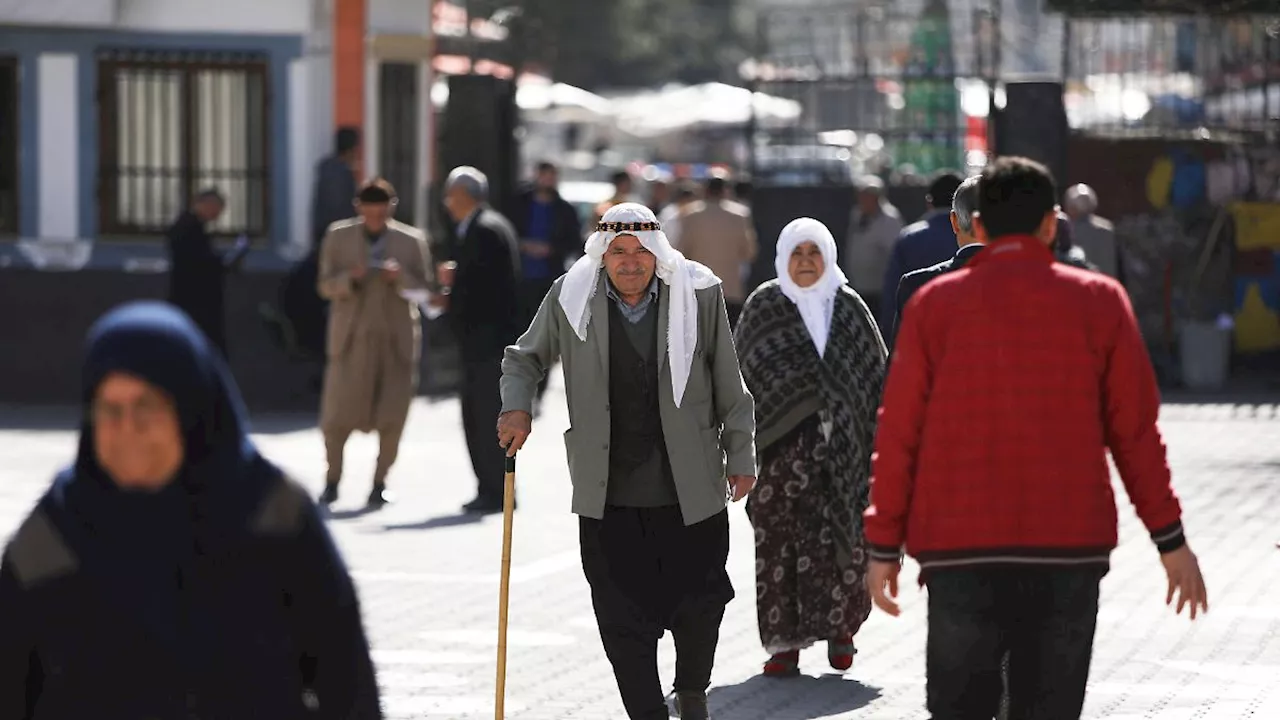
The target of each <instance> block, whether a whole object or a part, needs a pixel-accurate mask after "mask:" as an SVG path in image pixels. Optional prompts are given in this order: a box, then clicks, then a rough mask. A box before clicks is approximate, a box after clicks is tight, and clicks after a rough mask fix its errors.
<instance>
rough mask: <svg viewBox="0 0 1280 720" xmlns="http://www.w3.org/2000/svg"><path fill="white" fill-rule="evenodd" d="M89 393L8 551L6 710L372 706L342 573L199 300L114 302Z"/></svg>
mask: <svg viewBox="0 0 1280 720" xmlns="http://www.w3.org/2000/svg"><path fill="white" fill-rule="evenodd" d="M83 399H84V409H85V415H84V419H83V422H82V425H81V432H80V447H79V452H78V454H77V456H76V461H75V464H74V465H73V466H72V467H71V468H68V469H67V470H65V471H64V472H63V473H61V474H60V475H59V476H58V477H57V479H56V480H55V481H54V483H53V486H52V487H51V488H50V489H49V491H48V492H47V493H46V494H45V496H44V497H43V498H41V500H40V501H39V503H38V504H37V505H36V508H35V510H34V511H33V512H32V514H31V515H30V516H29V517H28V518H27V520H26V521H25V522H24V523H23V525H22V526H21V528H20V529H19V530H18V532H17V534H16V535H15V536H14V537H13V539H12V541H11V542H10V544H9V546H8V547H7V548H6V550H5V553H4V558H3V565H0V718H5V720H11V719H22V720H63V719H64V718H65V719H67V720H72V719H76V720H78V719H80V718H121V720H124V719H126V718H130V719H132V718H166V719H167V718H178V717H183V718H200V719H201V720H253V719H256V718H262V719H264V720H266V719H270V720H292V719H294V718H332V719H333V720H338V719H339V718H341V719H342V720H348V719H351V720H356V719H358V720H364V719H365V718H378V717H381V713H380V710H379V706H378V692H377V684H376V682H375V678H374V670H373V665H372V663H371V661H370V658H369V648H368V643H367V642H366V640H365V634H364V628H363V626H362V623H361V618H360V609H359V603H358V602H357V599H356V594H355V589H354V587H353V586H352V583H351V578H350V576H349V575H348V574H347V571H346V568H345V567H344V566H343V563H342V561H341V559H340V558H339V556H338V553H337V550H336V548H335V547H334V545H333V542H332V540H331V539H330V537H329V535H328V532H327V531H326V529H325V527H324V525H323V523H322V521H321V520H320V518H319V516H318V514H317V512H316V508H315V506H314V505H313V504H312V503H311V501H310V500H309V499H308V496H307V494H306V493H305V492H304V491H303V490H302V489H301V488H299V487H297V486H296V485H294V484H293V483H292V482H291V481H289V480H288V479H286V478H285V477H284V476H283V475H282V473H281V472H280V470H279V469H278V468H276V467H275V466H273V465H272V464H271V463H269V462H267V460H265V459H264V458H263V457H262V456H261V455H260V454H259V453H258V451H257V449H256V448H255V447H254V446H253V444H252V442H251V441H250V440H249V438H248V435H247V430H248V428H247V425H246V422H245V412H244V409H243V406H242V403H241V401H240V395H239V391H238V389H237V388H236V386H235V384H234V382H233V381H232V380H231V377H230V375H229V373H228V372H227V369H226V366H225V365H224V363H223V361H222V360H221V358H220V357H219V355H218V353H217V352H216V351H215V350H214V349H213V348H212V347H211V346H210V344H209V342H208V340H207V339H206V338H205V337H204V335H203V334H201V333H200V331H199V330H198V329H196V327H195V325H194V324H193V323H192V322H191V320H190V319H189V318H187V316H185V315H184V314H182V313H181V312H180V311H178V310H176V309H174V308H172V307H170V306H168V305H164V304H161V303H152V302H145V303H133V304H129V305H126V306H123V307H121V308H118V309H116V310H114V311H112V312H110V313H108V314H107V315H106V316H105V317H103V318H102V319H101V320H99V321H98V323H97V324H96V325H95V326H94V327H93V329H92V330H90V332H89V339H88V356H87V358H86V361H85V366H84V374H83Z"/></svg>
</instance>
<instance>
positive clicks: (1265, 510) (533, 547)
mask: <svg viewBox="0 0 1280 720" xmlns="http://www.w3.org/2000/svg"><path fill="white" fill-rule="evenodd" d="M546 409H547V412H546V413H545V415H544V416H543V417H541V418H539V420H538V421H537V422H536V424H535V435H534V439H533V440H532V441H531V443H530V445H529V447H528V448H527V449H526V451H525V452H524V453H523V454H522V455H521V458H520V467H519V485H520V488H521V495H520V503H521V504H520V510H519V512H518V513H517V515H516V530H515V544H514V561H513V566H514V571H513V581H512V592H511V630H510V641H509V645H510V651H509V652H510V655H509V657H510V660H509V674H508V682H507V688H508V691H507V711H508V712H507V717H509V718H512V719H513V720H514V719H517V718H518V719H521V720H577V719H588V718H589V719H590V720H602V719H612V718H624V717H625V715H624V714H623V713H622V709H621V705H620V703H619V701H618V698H617V691H616V689H615V687H614V685H613V680H612V675H611V673H610V669H609V666H608V663H607V661H606V660H605V658H604V654H603V652H602V650H601V648H600V644H599V639H598V636H597V635H596V632H595V627H594V623H593V620H592V616H591V610H590V603H589V599H588V595H587V588H586V583H585V581H584V580H583V579H582V573H581V570H580V566H579V561H578V555H577V547H576V520H575V519H574V518H573V517H572V516H571V515H569V513H568V506H569V489H568V476H567V471H566V469H565V464H564V450H563V443H562V442H561V440H560V438H559V437H558V436H559V434H560V433H561V432H563V430H564V429H565V428H566V427H567V419H566V415H565V412H564V409H563V397H562V395H560V394H559V393H558V391H557V390H556V387H555V386H554V385H553V389H552V392H551V393H550V394H549V395H548V397H547V405H546ZM70 416H71V414H70V413H65V414H63V415H62V416H60V417H59V416H57V414H52V415H51V414H50V413H47V412H38V413H37V412H34V411H26V410H15V409H8V410H5V411H3V412H0V428H7V429H0V535H7V534H8V533H10V532H11V531H12V530H13V529H14V528H15V527H16V525H17V523H18V522H19V521H20V520H21V518H22V516H23V515H24V514H25V513H26V511H27V509H28V508H29V506H30V503H31V502H32V501H33V500H34V499H35V498H36V496H37V495H38V494H39V493H40V492H41V490H42V488H43V487H44V486H45V485H46V484H47V482H48V479H49V477H50V476H51V474H52V473H53V471H54V470H55V469H56V468H57V467H58V466H59V465H60V464H61V463H64V462H66V461H67V460H68V459H69V458H70V454H71V453H72V452H73V449H74V441H73V436H72V433H71V432H70V431H69V429H67V428H68V427H69V426H68V425H67V424H66V423H65V422H59V419H61V420H64V421H65V419H66V418H69V417H70ZM458 418H459V415H458V407H457V404H456V403H454V402H450V401H445V402H440V403H436V404H429V403H426V402H422V403H419V404H416V405H415V407H414V410H413V415H412V418H411V427H410V428H409V431H408V432H407V433H406V436H405V437H406V441H405V446H404V448H403V451H402V453H401V456H400V460H399V462H398V464H397V466H396V468H395V470H394V471H393V473H392V478H391V481H392V483H393V484H394V486H395V488H396V489H397V490H398V491H399V492H400V494H401V502H400V503H398V504H396V505H395V506H392V507H390V508H388V509H387V510H385V511H384V512H382V513H378V514H376V515H362V514H359V513H357V512H353V509H354V508H355V507H356V506H357V505H358V504H359V502H360V501H361V500H363V497H364V495H365V493H366V491H367V483H368V476H369V472H370V471H371V469H372V466H373V458H374V453H375V452H376V445H375V444H374V443H373V442H372V439H370V438H357V439H355V440H353V442H352V447H351V450H350V451H349V452H348V460H347V461H348V477H347V480H346V485H345V486H344V491H345V497H344V498H343V500H342V501H340V502H339V505H338V507H337V508H336V512H335V513H334V515H335V517H334V518H333V519H332V521H331V526H332V528H333V531H334V534H335V536H336V537H337V539H338V542H339V544H340V545H341V547H342V549H343V551H344V553H345V555H346V557H347V560H348V562H349V564H350V565H351V568H352V572H353V574H354V575H355V577H356V580H357V583H358V584H359V586H360V589H361V595H362V598H363V602H364V609H365V617H366V623H367V625H368V627H369V632H370V636H371V638H372V642H373V643H374V646H375V652H376V660H377V663H378V666H379V670H380V679H381V682H382V684H383V686H384V702H385V706H386V710H387V714H388V717H391V718H401V719H409V718H415V719H421V720H462V719H463V718H491V717H492V716H493V710H492V703H493V682H494V678H493V674H494V672H493V667H494V662H493V656H494V648H495V639H496V633H495V627H496V618H497V587H498V583H497V577H498V565H499V557H500V545H501V518H488V519H485V520H483V521H473V520H471V519H468V518H463V517H459V516H458V515H457V514H456V513H457V508H458V507H459V506H460V505H461V503H463V502H465V501H466V500H468V499H469V498H470V497H471V494H472V491H473V483H474V480H473V479H472V475H471V471H470V467H469V462H468V460H467V455H466V450H465V445H464V442H463V438H462V434H461V430H460V428H459V422H458ZM259 424H260V425H261V426H262V427H263V428H264V430H267V431H269V432H264V433H263V434H261V435H259V436H258V439H259V442H260V443H261V445H262V447H263V448H264V450H265V451H266V453H267V454H268V455H270V456H271V457H272V458H273V459H275V460H277V461H278V462H280V463H281V464H283V465H284V466H286V467H287V468H288V469H289V470H290V471H292V472H293V473H295V474H296V475H297V476H298V477H299V478H301V479H302V480H303V481H304V482H306V483H307V484H308V485H310V486H312V487H313V488H314V489H317V490H318V489H319V485H320V478H321V477H322V473H323V453H322V446H321V441H320V437H319V435H318V433H316V432H315V431H314V429H312V428H310V427H309V425H308V423H307V419H306V418H302V419H301V420H293V419H276V418H269V419H264V420H263V421H262V422H260V423H259ZM23 427H27V428H35V429H19V428H23ZM1162 427H1163V430H1164V432H1165V436H1166V439H1167V442H1168V444H1169V448H1170V459H1171V462H1172V464H1173V467H1174V471H1175V475H1176V482H1177V487H1178V489H1179V492H1180V494H1181V495H1182V497H1183V501H1184V504H1185V506H1186V512H1187V526H1188V531H1189V534H1190V537H1191V540H1192V543H1193V546H1194V547H1195V549H1196V551H1197V552H1198V553H1199V554H1200V557H1201V560H1202V562H1203V564H1204V566H1205V571H1206V575H1207V576H1208V580H1209V583H1210V593H1211V595H1210V597H1211V603H1212V611H1211V613H1210V614H1209V616H1208V617H1207V618H1205V619H1204V620H1202V621H1198V622H1196V623H1195V624H1190V623H1188V622H1187V621H1186V619H1185V618H1177V617H1174V616H1173V615H1172V613H1171V612H1170V611H1168V610H1167V609H1166V608H1165V607H1164V604H1163V599H1164V579H1163V574H1162V572H1161V569H1160V566H1159V563H1158V561H1157V559H1156V556H1155V553H1154V550H1153V549H1152V548H1151V546H1150V542H1149V541H1148V540H1147V538H1146V536H1145V533H1144V532H1143V531H1142V528H1141V526H1140V525H1139V524H1138V523H1137V521H1136V520H1135V519H1134V517H1133V512H1132V510H1130V509H1128V503H1127V500H1125V499H1124V496H1123V491H1122V490H1119V489H1118V495H1119V497H1120V502H1121V504H1122V505H1124V507H1123V508H1122V513H1121V516H1122V518H1123V526H1122V530H1121V535H1122V544H1121V547H1120V548H1119V549H1118V550H1117V551H1116V553H1115V556H1114V567H1113V570H1112V572H1111V574H1110V575H1109V576H1108V578H1107V579H1106V580H1105V581H1104V585H1103V593H1104V600H1103V608H1102V612H1101V615H1100V618H1099V627H1098V639H1097V645H1096V652H1095V657H1094V662H1093V672H1092V676H1091V682H1090V693H1089V700H1088V704H1087V708H1086V712H1085V717H1086V718H1091V719H1093V718H1107V719H1109V720H1137V719H1138V718H1157V719H1160V720H1183V719H1187V720H1189V719H1191V718H1202V719H1205V720H1239V719H1243V718H1258V719H1265V720H1280V600H1277V594H1278V593H1280V549H1277V548H1276V546H1275V543H1276V541H1277V540H1280V522H1278V520H1280V412H1278V410H1277V406H1276V405H1258V406H1230V405H1189V404H1179V405H1166V406H1165V410H1164V413H1163V415H1162ZM732 527H733V530H732V532H733V551H732V555H731V558H730V565H731V573H732V576H733V580H734V583H735V586H736V587H737V588H738V589H739V592H740V597H739V598H738V599H737V600H736V601H734V603H733V604H732V605H731V606H730V610H729V613H728V616H727V618H726V621H725V624H724V628H723V641H722V643H721V647H720V653H719V661H718V665H717V669H716V675H715V678H714V688H713V690H712V698H711V705H712V710H713V712H715V713H716V716H717V717H719V718H721V719H722V720H802V719H809V718H886V719H902V720H914V719H915V718H924V717H927V716H926V714H925V712H924V710H923V701H924V700H923V698H924V677H923V670H924V661H923V650H924V637H925V635H924V622H925V603H924V600H925V597H924V594H923V592H921V591H918V590H917V589H916V588H915V587H914V581H913V580H911V579H908V582H907V584H906V589H905V592H904V599H905V601H906V602H905V611H904V615H903V617H902V618H900V619H897V620H893V619H890V618H887V617H885V616H883V615H880V614H875V615H873V616H872V619H871V620H870V621H869V622H868V624H867V625H866V626H865V628H864V629H863V631H862V632H861V633H860V634H859V637H858V645H859V647H860V650H861V653H860V654H859V656H858V659H857V662H856V663H855V666H854V669H853V670H852V671H851V672H849V673H847V674H846V675H844V676H841V675H837V674H834V673H831V672H830V671H827V670H826V664H825V657H824V655H823V651H822V650H821V649H815V650H813V651H811V652H808V653H806V654H805V656H804V657H803V658H802V661H803V663H802V668H803V669H804V670H805V672H806V674H805V675H804V676H802V677H800V678H797V679H795V680H788V681H771V680H766V679H764V678H761V677H759V676H758V669H759V664H760V663H761V662H762V661H763V660H764V653H763V651H762V650H761V649H760V647H759V644H758V640H757V637H756V630H755V614H754V612H755V611H754V603H753V598H752V593H753V590H752V588H753V586H754V582H753V578H752V545H751V532H750V527H749V526H748V523H747V521H746V517H745V515H744V514H743V512H742V510H741V508H740V507H739V508H735V510H734V512H733V516H732ZM662 661H663V673H664V677H665V678H667V679H668V680H669V679H670V677H671V674H672V668H671V661H672V653H671V650H670V648H669V647H664V650H663V654H662Z"/></svg>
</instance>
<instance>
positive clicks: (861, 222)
mask: <svg viewBox="0 0 1280 720" xmlns="http://www.w3.org/2000/svg"><path fill="white" fill-rule="evenodd" d="M901 232H902V214H901V213H899V212H898V208H896V207H894V206H893V205H892V204H891V203H890V202H889V201H888V199H886V198H885V196H884V181H883V180H881V179H880V178H878V177H876V176H874V175H868V176H866V177H864V178H862V179H861V180H860V181H859V182H858V202H857V205H855V206H854V208H853V214H852V216H851V217H850V218H849V236H848V241H847V242H846V245H845V248H844V253H843V256H844V257H843V260H842V262H841V264H842V265H843V266H844V270H845V274H846V275H848V276H849V285H851V286H852V287H853V289H854V290H857V291H858V294H859V295H861V296H862V298H863V300H865V301H866V303H867V306H868V307H870V308H871V312H873V313H875V316H876V317H877V318H880V317H883V316H884V315H885V314H886V313H885V310H884V308H885V305H886V304H887V303H892V302H893V297H892V296H890V297H887V298H886V297H882V296H883V294H884V292H885V291H886V288H885V286H884V274H885V269H886V268H887V267H889V258H890V257H891V256H892V255H893V246H894V244H895V243H897V242H898V234H899V233H901ZM889 290H890V291H892V288H889ZM885 329H887V328H885ZM882 332H883V330H882Z"/></svg>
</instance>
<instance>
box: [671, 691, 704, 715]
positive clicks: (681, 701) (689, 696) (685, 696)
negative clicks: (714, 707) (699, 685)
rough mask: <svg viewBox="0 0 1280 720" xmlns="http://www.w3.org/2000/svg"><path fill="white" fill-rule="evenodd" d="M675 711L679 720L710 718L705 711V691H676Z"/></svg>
mask: <svg viewBox="0 0 1280 720" xmlns="http://www.w3.org/2000/svg"><path fill="white" fill-rule="evenodd" d="M675 711H676V717H678V718H680V720H711V715H710V714H709V713H708V711H707V694H706V693H694V692H678V693H676V702H675Z"/></svg>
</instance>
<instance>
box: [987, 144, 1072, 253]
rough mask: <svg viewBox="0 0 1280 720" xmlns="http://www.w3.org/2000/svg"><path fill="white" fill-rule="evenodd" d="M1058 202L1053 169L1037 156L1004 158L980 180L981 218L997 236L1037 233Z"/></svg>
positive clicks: (992, 233) (990, 234) (990, 235)
mask: <svg viewBox="0 0 1280 720" xmlns="http://www.w3.org/2000/svg"><path fill="white" fill-rule="evenodd" d="M1057 204H1058V188H1057V187H1056V186H1055V184H1054V182H1053V173H1051V172H1049V168H1047V167H1045V166H1044V165H1041V164H1040V163H1038V162H1036V161H1034V160H1028V159H1027V158H1023V157H1006V158H1000V159H999V160H997V161H995V162H994V163H992V164H991V165H989V166H987V168H986V169H985V170H983V171H982V179H981V180H979V181H978V216H979V218H978V219H979V220H980V221H981V222H982V226H983V227H984V228H986V231H987V236H988V237H989V238H991V239H993V240H995V239H998V238H1002V237H1007V236H1009V235H1033V234H1035V233H1036V231H1037V230H1039V229H1040V225H1041V223H1043V222H1044V218H1045V216H1046V215H1048V214H1050V213H1052V212H1054V208H1055V207H1056V206H1057Z"/></svg>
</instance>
